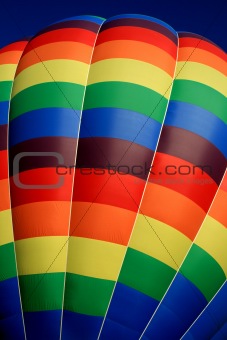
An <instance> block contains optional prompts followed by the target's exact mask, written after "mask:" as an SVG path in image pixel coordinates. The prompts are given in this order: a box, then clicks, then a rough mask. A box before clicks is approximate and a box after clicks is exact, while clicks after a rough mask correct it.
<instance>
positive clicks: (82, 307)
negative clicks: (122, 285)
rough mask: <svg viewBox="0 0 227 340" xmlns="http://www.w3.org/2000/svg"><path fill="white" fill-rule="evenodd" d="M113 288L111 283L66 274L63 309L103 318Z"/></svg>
mask: <svg viewBox="0 0 227 340" xmlns="http://www.w3.org/2000/svg"><path fill="white" fill-rule="evenodd" d="M113 288H114V282H113V281H108V280H102V279H97V278H93V277H88V276H82V275H77V274H71V273H67V276H66V289H65V303H64V309H66V310H69V311H72V312H77V313H80V314H87V315H93V316H104V315H105V312H106V310H107V307H108V304H109V301H110V298H111V294H112V291H113Z"/></svg>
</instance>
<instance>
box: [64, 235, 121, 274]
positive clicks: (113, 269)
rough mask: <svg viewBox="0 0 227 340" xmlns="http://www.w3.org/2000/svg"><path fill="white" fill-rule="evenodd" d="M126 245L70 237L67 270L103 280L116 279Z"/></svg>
mask: <svg viewBox="0 0 227 340" xmlns="http://www.w3.org/2000/svg"><path fill="white" fill-rule="evenodd" d="M125 250H126V247H124V246H121V245H119V244H115V243H110V242H105V241H99V240H92V239H88V238H81V237H71V238H70V241H69V253H68V265H67V271H68V272H70V273H74V274H80V275H84V276H91V277H95V278H100V279H105V280H117V277H118V274H119V270H120V267H121V264H122V260H123V257H124V255H125Z"/></svg>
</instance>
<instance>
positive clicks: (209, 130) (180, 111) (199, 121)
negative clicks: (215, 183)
mask: <svg viewBox="0 0 227 340" xmlns="http://www.w3.org/2000/svg"><path fill="white" fill-rule="evenodd" d="M164 124H165V125H170V126H176V127H179V128H182V129H185V130H188V131H191V132H193V133H196V134H197V135H199V136H201V137H203V138H205V139H207V140H208V141H209V142H211V143H212V144H214V145H215V146H216V147H217V148H218V149H219V150H220V151H221V152H222V153H223V155H225V157H226V158H227V125H226V124H225V123H224V122H223V121H222V120H221V119H219V118H218V117H217V116H215V115H214V114H212V113H211V112H209V111H206V110H204V109H202V108H200V107H198V106H196V105H192V104H189V103H183V102H178V101H170V102H169V106H168V110H167V115H166V119H165V123H164Z"/></svg>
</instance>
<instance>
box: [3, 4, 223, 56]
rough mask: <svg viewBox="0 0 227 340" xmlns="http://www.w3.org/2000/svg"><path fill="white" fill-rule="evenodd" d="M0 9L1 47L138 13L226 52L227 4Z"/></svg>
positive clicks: (11, 6)
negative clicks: (52, 28)
mask: <svg viewBox="0 0 227 340" xmlns="http://www.w3.org/2000/svg"><path fill="white" fill-rule="evenodd" d="M0 9H1V12H0V47H2V46H4V45H6V44H8V43H10V42H12V41H14V40H16V39H20V38H21V37H23V36H30V35H34V34H35V33H37V32H38V31H39V30H40V29H42V28H44V27H45V26H46V25H48V24H51V23H52V22H54V21H57V20H60V19H64V18H67V17H71V16H75V15H80V14H93V15H97V16H102V17H105V18H108V17H110V16H113V15H116V14H123V13H139V14H145V15H149V16H153V17H156V18H158V19H161V20H163V21H166V22H167V23H168V24H170V25H171V26H172V27H173V28H174V29H175V30H177V31H189V32H194V33H198V34H201V35H204V36H205V37H207V38H208V39H210V40H212V41H213V42H215V43H216V44H218V45H219V46H220V47H222V48H223V49H224V50H225V51H227V0H207V1H205V0H189V1H186V0H169V1H168V0H163V1H162V0H155V1H154V0H79V1H78V0H61V1H59V0H39V1H37V0H1V4H0Z"/></svg>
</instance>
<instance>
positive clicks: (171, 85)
mask: <svg viewBox="0 0 227 340" xmlns="http://www.w3.org/2000/svg"><path fill="white" fill-rule="evenodd" d="M176 34H177V32H176ZM177 38H178V34H177ZM177 42H178V45H177V54H176V62H175V69H174V73H173V76H172V81H171V84H170V86H168V89H167V90H166V92H167V91H169V90H172V87H173V83H174V78H175V74H176V70H177V60H178V50H179V48H178V47H179V38H178V40H177ZM166 92H165V93H166ZM170 94H171V91H170ZM170 94H169V98H168V103H167V105H166V110H165V113H164V117H163V120H162V124H161V128H160V132H159V136H158V140H157V143H156V147H155V151H154V155H153V158H152V161H151V168H152V165H153V163H154V160H155V155H156V152H157V149H158V145H159V141H160V138H161V134H162V129H163V126H164V123H165V118H166V114H167V111H168V106H169V102H170ZM164 95H165V94H164ZM164 95H163V96H162V98H163V97H164ZM159 103H160V101H159V102H158V105H159ZM158 105H157V106H158ZM157 106H156V107H155V109H156V108H157ZM152 113H153V112H152ZM143 127H144V126H143ZM143 127H142V128H143ZM141 130H142V129H140V131H139V133H140V132H141ZM134 140H135V139H134ZM130 146H131V145H130ZM128 149H129V148H128ZM128 149H127V150H126V152H125V153H124V155H125V154H126V153H127V151H128ZM124 155H123V157H124ZM123 157H122V158H123ZM117 177H118V178H119V176H118V175H117ZM148 179H149V173H148V175H147V179H146V183H145V186H144V189H143V193H142V196H141V200H140V204H139V206H138V210H137V213H136V217H135V221H134V223H133V227H132V231H131V233H130V236H129V240H128V243H127V246H126V249H125V254H124V257H123V259H122V263H121V267H120V269H119V273H118V277H117V280H116V281H115V284H114V288H113V291H112V294H111V297H110V301H109V304H108V306H107V310H106V313H105V316H104V320H103V322H102V325H101V328H100V331H99V334H98V338H97V340H99V339H100V336H101V333H102V330H103V328H104V324H105V321H106V318H107V314H108V311H109V308H110V305H111V302H112V299H113V297H114V292H115V289H116V286H117V283H118V280H119V277H120V273H121V270H122V267H123V264H124V261H125V257H126V254H127V251H128V248H129V245H130V240H131V238H132V235H133V231H134V228H135V225H136V222H137V218H138V216H139V213H140V211H141V210H140V207H141V205H142V201H143V197H144V194H145V191H146V187H147V184H148ZM119 180H120V178H119ZM120 182H121V183H122V181H121V180H120ZM122 185H123V186H124V188H125V190H126V191H127V192H128V190H127V189H126V187H125V185H124V184H123V183H122ZM128 194H129V192H128ZM129 195H130V194H129ZM130 197H131V195H130ZM131 198H132V197H131ZM133 200H134V199H133Z"/></svg>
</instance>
